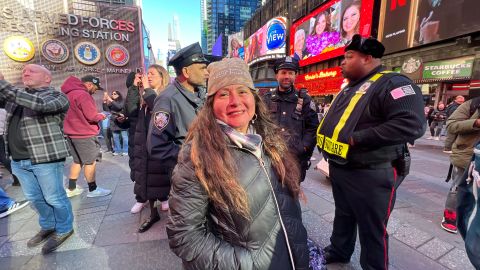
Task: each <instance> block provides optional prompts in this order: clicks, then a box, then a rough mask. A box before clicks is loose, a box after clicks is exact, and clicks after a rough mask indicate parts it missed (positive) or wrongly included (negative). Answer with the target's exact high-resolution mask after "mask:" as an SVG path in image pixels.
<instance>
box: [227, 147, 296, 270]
mask: <svg viewBox="0 0 480 270" xmlns="http://www.w3.org/2000/svg"><path fill="white" fill-rule="evenodd" d="M233 147H234V148H237V149H240V150H244V151H247V152H249V153H250V154H252V155H253V156H254V157H256V158H257V160H258V162H259V163H260V165H261V167H262V169H263V172H264V173H265V175H266V176H267V182H268V185H269V187H270V191H272V196H273V201H274V202H275V207H276V208H277V212H278V218H279V219H280V225H281V227H282V231H283V235H284V236H285V241H286V242H287V249H288V254H289V255H290V263H291V264H292V269H293V270H295V262H294V261H293V254H292V249H291V247H290V241H288V234H287V230H286V229H285V225H284V224H283V219H282V214H281V213H280V207H279V206H278V201H277V197H276V196H275V191H274V189H273V186H272V182H271V179H270V176H269V175H268V172H267V169H266V168H265V162H264V161H263V159H262V158H259V157H257V156H256V155H255V154H254V153H253V152H252V151H250V150H248V149H245V148H240V147H238V146H233Z"/></svg>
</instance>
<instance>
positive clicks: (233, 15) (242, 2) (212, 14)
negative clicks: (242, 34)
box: [201, 0, 262, 55]
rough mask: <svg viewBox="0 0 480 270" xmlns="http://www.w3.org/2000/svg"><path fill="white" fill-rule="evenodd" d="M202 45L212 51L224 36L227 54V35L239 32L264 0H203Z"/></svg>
mask: <svg viewBox="0 0 480 270" xmlns="http://www.w3.org/2000/svg"><path fill="white" fill-rule="evenodd" d="M201 1H202V2H201V8H202V9H201V10H202V14H201V17H202V45H203V44H204V43H203V41H204V39H206V52H207V53H211V52H212V47H213V45H214V44H215V41H216V40H217V39H218V37H219V36H220V35H222V36H223V46H222V50H223V55H226V54H227V41H228V38H227V36H228V35H230V34H234V33H236V32H239V31H240V30H241V29H242V27H243V25H244V24H245V22H246V21H248V20H249V19H250V18H251V17H252V15H253V14H254V13H255V11H256V10H257V8H259V7H260V6H261V4H262V0H201Z"/></svg>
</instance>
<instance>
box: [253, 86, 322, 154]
mask: <svg viewBox="0 0 480 270" xmlns="http://www.w3.org/2000/svg"><path fill="white" fill-rule="evenodd" d="M298 95H299V91H297V90H295V89H293V88H292V89H290V90H289V91H288V92H280V91H278V88H277V89H276V90H275V91H272V92H268V93H266V94H265V96H264V98H263V100H264V101H265V103H266V105H267V108H268V109H269V110H270V113H271V116H272V119H273V120H274V121H275V122H276V123H277V124H279V125H280V126H281V127H282V128H283V129H285V138H286V139H287V140H288V145H289V147H290V149H291V150H292V151H293V153H294V154H295V155H296V156H297V157H298V159H299V160H300V161H308V160H310V157H311V156H312V153H313V150H314V147H315V142H316V131H317V127H318V115H317V112H316V108H315V104H314V103H313V101H312V98H311V97H310V96H309V95H307V94H306V95H305V96H304V97H303V105H302V110H301V114H298V113H297V112H295V108H296V107H297V102H298Z"/></svg>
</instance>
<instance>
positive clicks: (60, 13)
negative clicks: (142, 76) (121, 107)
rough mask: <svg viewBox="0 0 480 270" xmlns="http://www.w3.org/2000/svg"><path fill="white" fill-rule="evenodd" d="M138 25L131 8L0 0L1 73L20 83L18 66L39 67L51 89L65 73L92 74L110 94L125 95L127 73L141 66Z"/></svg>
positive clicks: (65, 0)
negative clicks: (46, 74)
mask: <svg viewBox="0 0 480 270" xmlns="http://www.w3.org/2000/svg"><path fill="white" fill-rule="evenodd" d="M74 2H75V3H74ZM65 8H67V11H66V10H65ZM140 22H141V18H140V11H139V9H138V8H137V7H133V6H119V5H109V4H103V3H97V2H93V1H92V2H90V1H88V2H85V3H83V4H81V5H79V4H78V3H76V1H73V0H32V1H27V2H26V1H20V0H0V42H1V43H0V45H1V49H2V52H0V68H1V71H2V73H3V74H4V75H5V77H6V79H7V80H8V81H11V82H13V83H17V84H21V71H22V69H23V67H24V66H25V65H26V64H40V65H44V66H45V67H46V68H47V69H49V70H50V71H51V72H52V75H53V85H54V86H56V87H60V85H61V84H62V83H63V81H64V80H65V79H66V78H67V77H68V76H69V75H74V76H78V77H82V76H85V75H87V74H91V75H94V76H96V77H99V78H100V80H101V81H102V85H103V86H104V88H105V89H107V90H108V91H109V92H111V91H113V90H118V91H121V92H123V93H125V92H126V89H125V78H126V74H128V73H129V72H131V71H135V70H136V69H137V68H139V67H143V60H142V50H143V48H142V42H143V40H142V28H141V23H140Z"/></svg>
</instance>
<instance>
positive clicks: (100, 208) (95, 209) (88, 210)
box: [74, 205, 108, 215]
mask: <svg viewBox="0 0 480 270" xmlns="http://www.w3.org/2000/svg"><path fill="white" fill-rule="evenodd" d="M107 208H108V205H102V206H97V207H91V208H86V209H81V210H77V211H75V213H74V214H75V215H85V214H90V213H95V212H102V211H105V210H107Z"/></svg>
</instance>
